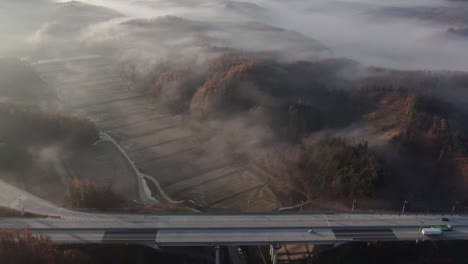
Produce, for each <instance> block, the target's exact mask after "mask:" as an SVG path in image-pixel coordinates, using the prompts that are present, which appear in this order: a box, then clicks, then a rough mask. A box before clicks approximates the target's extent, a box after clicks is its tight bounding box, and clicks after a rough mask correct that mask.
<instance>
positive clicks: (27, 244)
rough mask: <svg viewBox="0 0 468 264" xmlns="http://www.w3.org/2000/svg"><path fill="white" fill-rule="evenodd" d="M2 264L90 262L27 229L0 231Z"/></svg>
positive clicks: (69, 263)
mask: <svg viewBox="0 0 468 264" xmlns="http://www.w3.org/2000/svg"><path fill="white" fill-rule="evenodd" d="M0 262H1V263H2V264H17V263H28V264H45V263H47V264H79V263H80V264H82V263H92V262H91V261H90V259H89V258H88V257H87V256H86V255H84V254H76V253H73V252H69V251H61V250H59V249H58V248H57V247H55V246H54V245H53V244H52V242H51V241H50V239H49V238H48V237H46V236H40V235H33V234H32V233H31V232H30V231H28V230H10V231H0Z"/></svg>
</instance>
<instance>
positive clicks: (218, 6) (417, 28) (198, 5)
mask: <svg viewBox="0 0 468 264" xmlns="http://www.w3.org/2000/svg"><path fill="white" fill-rule="evenodd" d="M84 2H88V3H93V4H98V5H105V6H108V7H112V8H114V9H116V10H118V11H119V12H122V13H124V14H126V15H128V16H132V17H155V16H161V15H170V14H172V15H177V16H181V17H189V18H195V19H204V20H208V19H210V20H211V19H212V20H216V19H225V20H226V19H238V18H239V17H242V16H245V17H246V18H247V19H253V20H260V21H263V22H266V23H270V24H272V25H275V26H279V27H283V28H287V29H292V30H296V31H298V32H300V33H303V34H304V35H306V36H309V37H311V38H314V39H317V40H319V41H320V42H322V43H324V44H325V45H327V46H328V47H330V48H331V49H332V50H333V51H334V53H335V55H336V56H345V57H349V58H352V59H356V60H358V61H361V62H363V63H365V64H371V65H378V66H386V67H392V68H405V69H452V70H468V45H467V44H468V43H467V41H466V40H462V39H457V38H447V36H446V34H445V31H446V30H447V29H448V28H449V26H450V25H442V24H437V23H431V22H428V21H421V20H417V19H415V18H405V17H402V16H398V17H390V16H388V17H381V14H380V13H379V12H377V11H378V10H379V9H380V8H383V7H408V8H411V7H417V6H434V7H437V6H442V5H451V4H452V3H450V2H449V1H444V0H412V1H406V0H392V1H384V0H341V1H333V0H313V1H309V0H290V1H280V0H247V1H245V2H233V3H234V4H235V6H236V7H237V9H228V8H224V7H223V6H222V4H223V1H216V0H205V1H203V0H200V1H195V0H192V1H190V0H179V1H176V0H170V1H169V0H159V1H158V0H155V1H148V0H146V1H143V0H141V1H139V0H85V1H84ZM245 3H251V4H256V5H257V6H258V8H259V9H261V10H262V11H265V13H266V14H267V16H264V13H262V16H261V17H260V16H259V17H257V16H252V15H250V14H248V13H246V12H245V10H246V9H247V8H251V7H252V6H247V5H245ZM457 4H459V3H457ZM466 5H468V3H466ZM239 7H241V8H239ZM242 8H244V9H242ZM379 16H380V17H379Z"/></svg>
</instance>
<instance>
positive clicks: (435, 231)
mask: <svg viewBox="0 0 468 264" xmlns="http://www.w3.org/2000/svg"><path fill="white" fill-rule="evenodd" d="M442 233H443V232H442V230H440V229H439V228H432V227H431V228H423V229H422V230H421V234H422V235H424V236H441V235H442Z"/></svg>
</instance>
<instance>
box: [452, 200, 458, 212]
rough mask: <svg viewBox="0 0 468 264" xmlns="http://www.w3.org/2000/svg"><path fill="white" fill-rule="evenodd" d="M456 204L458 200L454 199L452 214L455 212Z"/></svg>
mask: <svg viewBox="0 0 468 264" xmlns="http://www.w3.org/2000/svg"><path fill="white" fill-rule="evenodd" d="M457 204H458V201H455V202H454V203H453V207H452V215H453V213H455V207H456V206H457Z"/></svg>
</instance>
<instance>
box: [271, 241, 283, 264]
mask: <svg viewBox="0 0 468 264" xmlns="http://www.w3.org/2000/svg"><path fill="white" fill-rule="evenodd" d="M280 248H281V245H280V244H278V243H276V244H274V245H271V246H270V255H271V263H272V264H278V250H279V249H280Z"/></svg>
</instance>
